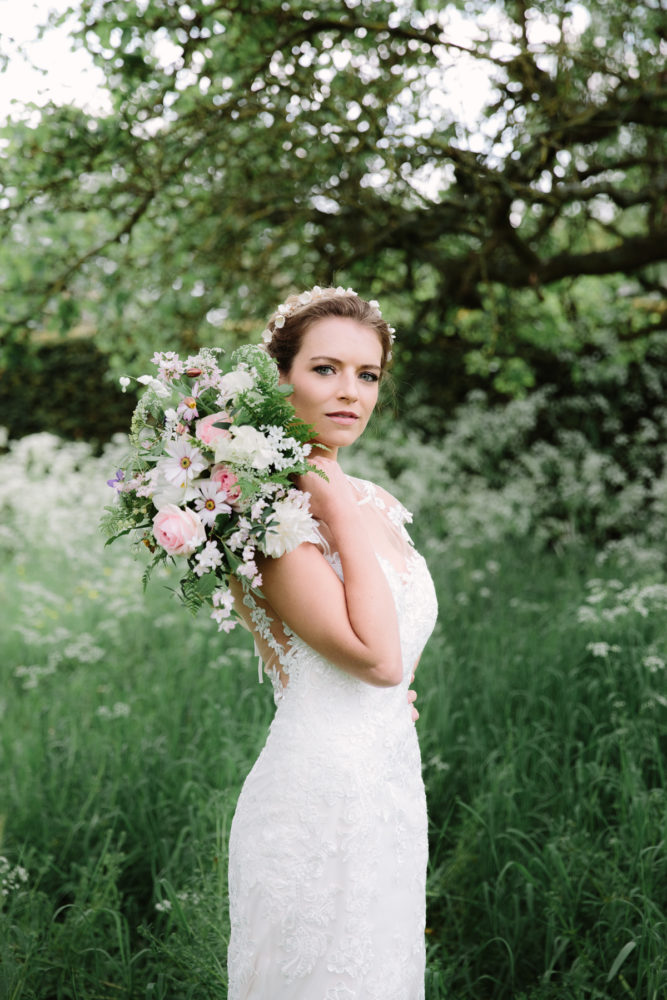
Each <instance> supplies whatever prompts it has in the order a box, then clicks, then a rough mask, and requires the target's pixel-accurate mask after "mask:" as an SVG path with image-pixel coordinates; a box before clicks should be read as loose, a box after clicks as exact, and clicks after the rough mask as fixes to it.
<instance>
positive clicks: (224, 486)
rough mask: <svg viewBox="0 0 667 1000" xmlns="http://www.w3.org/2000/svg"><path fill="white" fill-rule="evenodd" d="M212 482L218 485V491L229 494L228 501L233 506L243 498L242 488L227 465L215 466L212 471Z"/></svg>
mask: <svg viewBox="0 0 667 1000" xmlns="http://www.w3.org/2000/svg"><path fill="white" fill-rule="evenodd" d="M211 482H214V483H217V484H218V490H222V491H223V492H224V493H226V494H227V499H228V500H229V502H230V503H231V504H233V503H235V502H236V501H237V500H238V498H239V497H240V496H241V488H240V486H238V485H237V484H238V479H237V478H236V476H235V475H234V473H233V472H231V471H230V470H229V469H228V467H227V466H226V465H214V466H213V468H212V469H211Z"/></svg>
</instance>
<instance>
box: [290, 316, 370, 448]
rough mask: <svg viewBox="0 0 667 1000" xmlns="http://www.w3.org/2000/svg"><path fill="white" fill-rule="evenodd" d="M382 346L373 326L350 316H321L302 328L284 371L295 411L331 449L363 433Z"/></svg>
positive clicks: (351, 441) (322, 442)
mask: <svg viewBox="0 0 667 1000" xmlns="http://www.w3.org/2000/svg"><path fill="white" fill-rule="evenodd" d="M381 364H382V345H381V343H380V338H379V337H378V335H377V333H376V332H375V330H373V329H371V328H370V327H367V326H362V324H361V323H358V322H357V321H356V320H354V319H347V318H344V317H342V316H327V317H325V318H324V319H320V320H317V322H316V323H313V325H312V326H310V327H308V329H307V331H306V332H305V334H304V335H303V339H302V341H301V347H300V348H299V351H298V353H297V354H296V356H295V358H294V361H293V362H292V367H291V368H290V371H289V373H288V374H287V376H286V377H285V378H284V379H283V381H284V382H289V383H290V384H291V385H292V386H293V387H294V391H293V392H292V394H291V396H290V397H289V398H290V401H291V403H292V405H293V406H294V409H295V410H296V415H297V416H298V417H301V419H302V420H305V422H306V423H307V424H312V426H313V427H314V428H315V432H316V440H317V441H318V442H320V443H321V444H323V445H326V447H327V448H330V449H331V454H327V457H329V458H335V457H336V454H337V452H338V449H339V448H343V447H345V446H346V445H348V444H352V443H353V442H354V441H356V440H357V438H358V437H359V435H360V434H362V433H363V431H364V428H365V427H366V424H367V423H368V420H369V417H370V415H371V413H372V412H373V409H374V408H375V404H376V403H377V398H378V390H379V383H380V374H381Z"/></svg>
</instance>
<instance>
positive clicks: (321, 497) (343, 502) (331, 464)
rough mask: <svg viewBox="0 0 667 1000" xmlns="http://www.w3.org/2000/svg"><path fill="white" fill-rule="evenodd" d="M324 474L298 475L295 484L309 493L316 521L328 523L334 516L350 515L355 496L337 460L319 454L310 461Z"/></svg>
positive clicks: (355, 501) (355, 499) (353, 506)
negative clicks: (324, 476)
mask: <svg viewBox="0 0 667 1000" xmlns="http://www.w3.org/2000/svg"><path fill="white" fill-rule="evenodd" d="M312 464H313V465H316V466H317V467H318V469H321V470H322V472H323V473H324V474H325V475H326V477H327V478H326V479H324V478H323V477H322V476H319V475H318V474H317V473H316V472H308V473H306V475H305V476H299V478H298V479H297V480H296V485H297V486H298V488H299V489H300V490H303V491H304V492H307V493H309V494H310V512H311V514H312V515H313V517H314V518H316V519H317V520H318V521H324V522H325V524H330V523H331V521H332V520H334V521H335V519H336V516H337V515H340V514H343V515H345V516H347V517H350V516H351V514H352V512H353V511H354V510H355V509H356V506H357V497H356V496H355V494H354V492H353V490H352V487H351V486H350V484H349V482H348V480H347V477H346V475H345V473H344V472H343V470H342V469H341V467H340V465H339V464H338V462H335V461H334V460H333V459H331V458H326V456H319V455H318V457H317V458H315V459H314V460H313V462H312Z"/></svg>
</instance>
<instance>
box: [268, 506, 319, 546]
mask: <svg viewBox="0 0 667 1000" xmlns="http://www.w3.org/2000/svg"><path fill="white" fill-rule="evenodd" d="M302 496H305V494H302ZM273 506H274V513H273V514H272V515H271V517H270V519H269V523H268V527H267V532H266V535H265V537H264V540H263V542H261V543H260V549H261V551H262V552H263V553H264V555H267V556H273V557H274V558H277V557H278V556H282V555H284V553H285V552H291V551H292V550H293V549H295V548H296V547H297V545H301V543H302V542H317V541H318V536H317V528H316V526H315V522H314V520H313V518H312V516H311V513H310V511H309V510H308V507H307V504H304V503H303V502H297V500H295V499H294V498H290V497H288V498H287V499H285V500H278V501H277V502H276V503H275V504H274V505H273Z"/></svg>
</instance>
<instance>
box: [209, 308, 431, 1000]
mask: <svg viewBox="0 0 667 1000" xmlns="http://www.w3.org/2000/svg"><path fill="white" fill-rule="evenodd" d="M264 340H265V342H266V345H267V350H268V351H269V353H270V354H271V355H272V356H273V357H274V358H275V359H276V362H277V364H278V367H279V370H280V373H281V378H282V380H283V381H284V382H285V383H289V384H290V385H291V386H292V387H293V391H292V394H291V397H290V398H291V401H292V403H293V404H294V407H295V410H296V413H297V416H299V417H301V418H302V419H303V420H305V421H306V422H307V423H309V424H311V425H312V426H313V428H314V430H315V435H316V437H315V447H314V450H313V454H312V457H313V459H314V461H315V462H316V464H317V465H318V466H319V467H320V469H322V470H323V471H324V472H325V473H326V479H325V478H323V477H321V476H319V475H317V474H316V473H309V474H308V475H307V476H305V477H304V478H303V480H302V481H301V482H300V483H299V484H298V485H299V486H300V487H301V488H302V489H304V490H307V491H308V492H309V493H310V497H311V500H310V503H311V511H312V513H313V515H314V516H315V517H316V518H317V519H318V521H319V524H320V531H321V542H320V544H319V545H316V544H311V543H304V544H302V545H300V546H299V547H298V548H296V549H295V550H294V551H292V552H290V553H287V554H286V555H284V556H281V557H280V558H278V559H267V560H265V562H264V564H263V566H262V567H261V572H262V576H263V583H262V594H263V599H261V600H258V599H255V598H252V597H248V598H245V599H244V600H245V605H246V606H245V609H244V616H245V617H246V621H247V624H248V625H249V627H250V628H251V630H252V632H253V634H254V636H255V640H256V643H257V646H258V649H259V651H260V653H261V656H262V659H263V661H264V665H265V670H266V671H267V673H268V674H269V675H270V676H271V679H272V681H273V684H274V689H275V694H276V702H277V709H276V714H275V717H274V720H273V722H272V724H271V728H270V731H269V735H268V738H267V741H266V745H265V747H264V749H263V750H262V753H261V754H260V756H259V758H258V760H257V762H256V764H255V766H254V767H253V769H252V771H251V772H250V774H249V776H248V778H247V780H246V782H245V784H244V786H243V789H242V792H241V795H240V798H239V802H238V806H237V809H236V813H235V816H234V820H233V823H232V829H231V834H230V844H229V854H230V860H229V892H230V912H231V925H232V929H231V939H230V944H229V953H228V967H229V994H228V995H229V1000H288V998H289V1000H376V998H377V1000H420V998H423V996H424V919H425V917H424V913H425V876H426V859H427V840H426V805H425V797H424V786H423V782H422V777H421V764H420V756H419V747H418V743H417V737H416V733H415V727H414V724H413V713H412V712H411V709H410V705H409V703H408V702H409V700H410V699H409V697H408V696H407V692H408V688H409V685H410V680H411V675H412V672H413V669H414V667H415V666H416V663H417V660H418V658H419V656H420V654H421V651H422V649H423V646H424V644H425V643H426V640H427V638H428V636H429V634H430V632H431V630H432V628H433V625H434V622H435V617H436V602H435V594H434V590H433V584H432V582H431V578H430V576H429V574H428V570H427V569H426V566H425V563H424V561H423V560H422V559H421V557H420V556H419V555H418V554H417V553H416V552H415V551H414V549H413V548H412V545H411V543H410V540H409V538H408V536H407V533H406V531H405V528H404V526H403V524H404V521H405V520H406V518H408V517H409V515H407V512H406V511H405V510H404V509H403V508H402V507H401V506H400V504H398V503H397V502H396V501H395V500H394V499H393V497H391V496H390V495H389V494H388V493H386V492H385V491H383V490H381V489H379V488H378V487H376V486H374V485H373V484H371V483H367V482H365V481H362V480H357V479H352V478H351V477H348V476H345V475H344V474H343V472H342V471H341V469H340V466H339V465H338V450H339V448H343V447H347V446H348V445H350V444H352V443H353V442H354V441H356V440H357V438H358V437H359V436H360V435H361V434H362V432H363V430H364V428H365V427H366V424H367V422H368V419H369V417H370V416H371V413H372V412H373V409H374V407H375V404H376V402H377V397H378V388H379V382H380V379H381V377H382V375H383V373H384V371H385V369H386V366H387V362H388V360H389V359H390V357H391V341H392V336H391V331H390V328H389V327H388V326H387V324H386V322H385V321H384V320H383V318H382V316H381V315H380V312H379V309H378V308H377V303H375V302H366V301H364V300H363V299H361V298H359V296H357V295H356V294H355V293H354V292H352V291H351V290H347V291H345V290H343V289H319V288H315V289H313V291H312V292H309V293H305V294H304V295H302V296H299V297H296V296H292V297H291V298H289V299H288V300H287V302H286V303H285V304H284V305H282V306H281V307H280V308H279V310H278V311H277V312H276V313H274V315H273V317H272V319H271V321H270V322H269V326H268V329H267V331H265V335H264ZM414 714H416V713H414Z"/></svg>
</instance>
